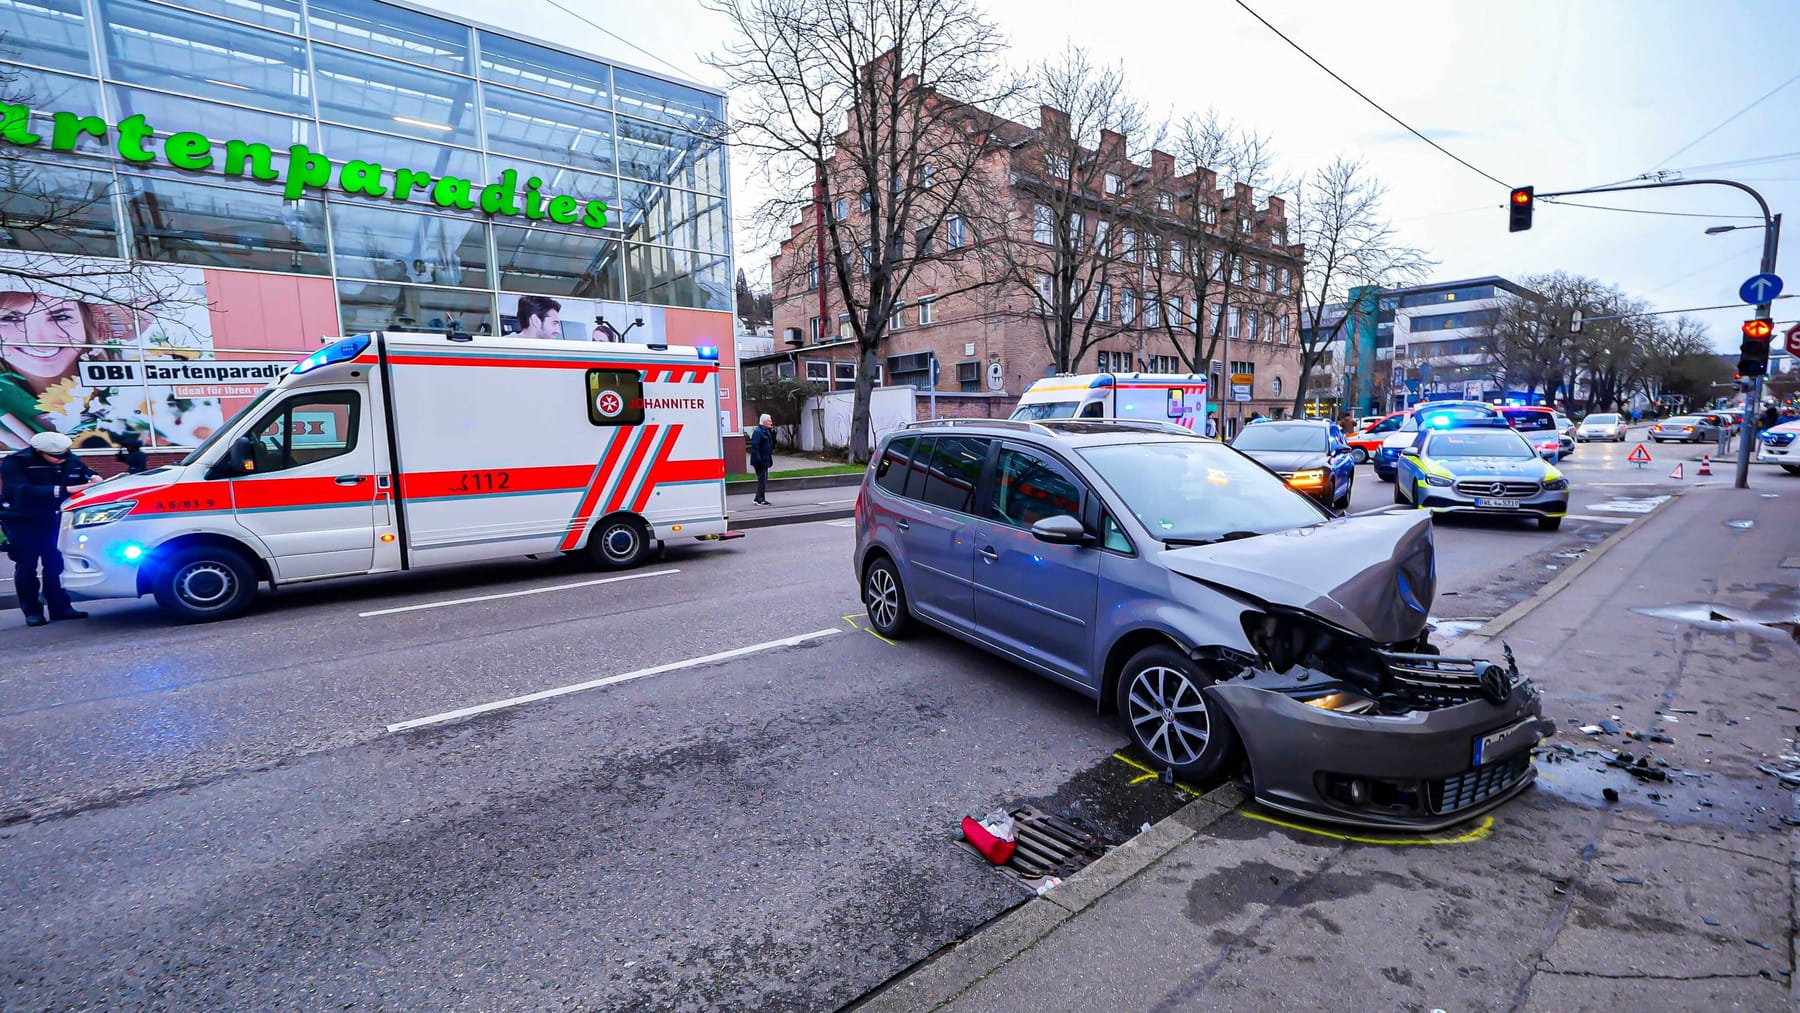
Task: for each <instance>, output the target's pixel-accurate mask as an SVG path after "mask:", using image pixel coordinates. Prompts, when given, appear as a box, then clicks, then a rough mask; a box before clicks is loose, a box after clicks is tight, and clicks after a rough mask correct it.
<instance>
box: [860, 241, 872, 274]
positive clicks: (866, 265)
mask: <svg viewBox="0 0 1800 1013" xmlns="http://www.w3.org/2000/svg"><path fill="white" fill-rule="evenodd" d="M862 263H863V270H864V271H873V270H875V244H874V243H864V244H863V247H862Z"/></svg>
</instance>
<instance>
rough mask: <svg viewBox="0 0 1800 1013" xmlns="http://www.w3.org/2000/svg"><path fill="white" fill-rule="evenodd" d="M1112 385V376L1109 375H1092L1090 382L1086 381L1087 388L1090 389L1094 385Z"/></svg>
mask: <svg viewBox="0 0 1800 1013" xmlns="http://www.w3.org/2000/svg"><path fill="white" fill-rule="evenodd" d="M1112 385H1113V378H1112V377H1110V376H1096V377H1094V379H1093V380H1091V381H1090V382H1089V383H1088V388H1089V389H1090V390H1091V389H1093V388H1095V387H1111V386H1112Z"/></svg>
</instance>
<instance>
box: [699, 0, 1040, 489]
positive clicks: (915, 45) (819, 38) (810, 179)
mask: <svg viewBox="0 0 1800 1013" xmlns="http://www.w3.org/2000/svg"><path fill="white" fill-rule="evenodd" d="M708 6H709V8H710V9H712V10H716V11H719V12H721V13H723V14H725V15H727V16H728V17H730V18H731V19H732V22H733V23H734V25H735V26H736V28H737V30H738V33H739V35H740V38H739V39H738V40H737V41H736V42H734V43H733V44H731V45H730V46H728V47H727V48H726V49H725V50H724V51H723V53H721V54H719V55H716V56H714V57H713V58H712V60H711V63H712V65H713V66H715V67H717V68H718V69H720V70H721V71H723V72H724V73H725V74H726V75H727V77H728V78H729V79H730V82H731V85H732V87H733V89H734V93H735V102H734V107H735V112H736V123H735V124H733V132H734V136H735V140H736V143H737V146H738V150H739V152H740V153H742V154H744V155H747V156H748V161H750V162H751V163H752V164H753V165H756V166H758V168H759V171H760V172H761V173H762V175H763V176H764V177H765V178H766V181H767V182H768V183H769V184H770V189H771V192H773V193H774V194H775V196H774V197H771V198H770V199H769V200H768V201H767V202H766V203H765V204H764V205H763V207H762V219H763V222H764V226H765V228H767V229H769V230H770V233H771V236H772V237H773V236H774V233H775V231H776V230H779V229H781V228H783V227H787V226H790V225H791V224H792V223H794V222H796V221H798V222H800V223H801V224H800V225H799V227H798V228H797V229H796V230H795V232H794V235H793V237H792V238H793V239H794V240H795V241H796V242H795V243H794V246H795V248H803V246H811V247H812V249H813V250H814V251H815V255H814V258H813V262H812V264H811V265H809V268H810V269H809V270H806V271H793V270H790V271H789V272H788V275H787V277H786V278H785V279H784V278H776V279H774V284H775V285H776V287H777V292H778V294H789V293H791V291H792V290H793V286H795V285H796V283H797V282H799V281H800V280H802V279H807V278H808V277H809V276H810V275H811V269H816V270H818V273H819V275H822V276H828V277H817V276H814V277H813V278H812V281H813V282H814V283H816V284H818V285H821V286H824V285H829V286H831V288H832V289H834V290H835V292H836V294H837V296H838V298H839V302H840V303H841V304H842V305H843V306H844V307H845V308H846V311H847V312H848V314H849V317H850V321H849V323H850V328H851V331H852V333H853V334H854V335H855V338H856V342H857V346H858V351H859V353H860V368H859V369H858V370H857V376H856V394H855V401H854V406H853V408H852V412H851V457H852V459H854V460H858V461H861V460H866V459H867V458H868V453H869V398H870V391H871V390H872V387H873V379H874V375H875V372H876V367H877V365H878V363H879V356H880V347H881V339H882V336H883V335H884V334H886V333H887V330H888V327H889V320H890V319H891V318H892V316H893V315H894V312H895V309H896V307H897V306H898V305H899V304H900V302H901V300H902V297H903V294H904V293H905V292H906V291H907V290H908V286H909V284H910V283H911V282H912V281H913V279H914V277H915V274H916V273H917V272H920V271H921V270H925V271H927V272H930V268H931V266H932V265H933V264H935V263H936V262H938V261H940V260H943V259H946V258H950V259H958V260H964V259H968V258H972V257H979V256H981V255H982V252H983V244H984V243H986V242H989V241H991V240H993V239H995V238H996V237H997V236H998V235H999V234H1000V229H1001V227H1002V226H1003V224H1004V222H1005V218H1006V209H1005V205H1004V202H1001V201H998V200H996V199H995V195H996V194H1000V193H1003V192H1004V191H1005V187H1006V180H1005V179H1004V178H1001V179H999V180H998V181H996V180H995V179H994V178H993V176H994V168H993V163H994V162H995V161H996V160H995V159H994V158H993V157H992V156H994V155H995V154H997V153H998V152H999V151H1000V150H1001V147H1002V145H1004V144H1006V143H1009V142H1011V141H1015V140H1017V138H1013V137H1007V136H1003V133H1004V128H1005V122H1004V121H1002V120H999V119H998V118H997V117H995V116H994V115H992V114H990V113H988V112H986V111H984V110H987V109H996V108H1000V107H1002V106H1003V105H1004V103H1005V102H1006V101H1007V100H1009V99H1010V98H1011V97H1012V96H1013V94H1014V93H1015V87H1014V86H1013V85H1012V84H1011V83H1010V79H1009V78H1008V77H1007V76H1006V75H1005V74H1003V73H1002V72H1001V70H1000V68H999V66H998V60H997V57H998V55H999V53H1000V51H1001V49H1002V41H1001V38H1000V35H999V32H998V30H997V29H996V28H995V26H994V25H993V23H992V22H991V21H990V20H988V18H987V17H986V15H985V14H983V13H982V12H981V10H980V9H979V8H978V7H977V6H976V5H975V3H974V0H708ZM840 207H841V208H842V209H843V211H844V213H842V214H840V213H839V209H840ZM933 280H943V281H947V282H948V283H949V284H947V285H945V286H943V287H940V288H938V289H937V292H936V294H937V295H938V296H940V297H943V296H948V295H954V294H957V293H959V292H964V291H968V290H970V289H973V288H978V287H982V286H985V285H990V284H994V283H995V279H994V278H993V276H992V272H990V271H988V270H985V269H981V270H962V271H956V272H951V271H945V272H943V273H942V275H941V276H935V275H934V277H933ZM824 324H825V322H824V321H821V326H823V325H824Z"/></svg>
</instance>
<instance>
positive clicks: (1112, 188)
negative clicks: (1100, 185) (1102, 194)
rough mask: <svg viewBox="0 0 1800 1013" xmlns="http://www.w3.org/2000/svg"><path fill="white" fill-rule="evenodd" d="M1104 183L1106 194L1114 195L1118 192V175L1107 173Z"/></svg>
mask: <svg viewBox="0 0 1800 1013" xmlns="http://www.w3.org/2000/svg"><path fill="white" fill-rule="evenodd" d="M1104 183H1105V187H1106V192H1107V193H1109V194H1116V193H1118V192H1119V174H1118V173H1116V172H1109V173H1107V174H1106V179H1105V180H1104Z"/></svg>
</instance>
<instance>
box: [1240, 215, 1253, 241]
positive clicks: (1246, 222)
mask: <svg viewBox="0 0 1800 1013" xmlns="http://www.w3.org/2000/svg"><path fill="white" fill-rule="evenodd" d="M1253 224H1254V223H1252V222H1251V221H1250V216H1249V215H1239V216H1238V232H1240V233H1242V234H1244V235H1246V236H1247V235H1249V234H1250V229H1251V228H1252V227H1253Z"/></svg>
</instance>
